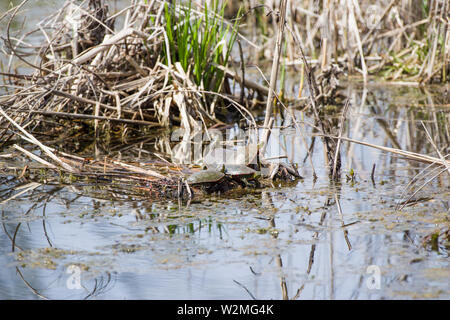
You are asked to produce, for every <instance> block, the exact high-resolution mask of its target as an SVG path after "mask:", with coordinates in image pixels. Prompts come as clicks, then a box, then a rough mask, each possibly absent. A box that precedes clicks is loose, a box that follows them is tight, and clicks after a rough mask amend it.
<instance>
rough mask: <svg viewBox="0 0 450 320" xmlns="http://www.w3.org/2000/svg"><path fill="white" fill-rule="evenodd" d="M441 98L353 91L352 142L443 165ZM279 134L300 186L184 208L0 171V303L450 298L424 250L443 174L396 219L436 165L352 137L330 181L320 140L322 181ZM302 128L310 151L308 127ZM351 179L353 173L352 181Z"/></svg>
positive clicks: (433, 255) (294, 144)
mask: <svg viewBox="0 0 450 320" xmlns="http://www.w3.org/2000/svg"><path fill="white" fill-rule="evenodd" d="M3 3H4V2H0V4H3ZM47 3H50V2H47ZM435 92H436V90H434V88H425V89H419V88H415V87H410V86H393V85H379V84H376V83H371V84H369V85H368V86H365V87H364V86H362V85H361V84H358V83H354V82H353V83H352V82H351V83H347V84H346V94H347V95H348V96H349V97H350V98H351V108H350V110H349V114H348V117H347V123H346V127H345V130H344V132H343V135H344V136H346V137H350V138H353V139H357V140H362V141H366V142H370V143H373V144H377V145H380V146H387V147H396V148H401V149H403V150H409V151H414V152H418V153H423V154H430V155H432V156H435V157H438V156H437V155H436V152H435V150H434V148H433V146H432V144H431V143H430V142H429V141H428V139H427V136H426V133H425V131H424V129H423V127H422V124H421V122H420V121H423V123H424V124H425V125H426V126H427V129H428V130H429V131H430V133H431V135H432V137H433V138H434V141H435V142H436V144H437V145H438V147H440V148H444V149H445V147H446V148H447V149H446V150H447V153H448V142H449V136H448V133H449V117H450V115H449V112H450V109H449V108H448V103H449V102H448V100H447V101H445V100H444V101H443V98H442V95H440V94H436V93H435ZM293 112H294V113H295V114H296V116H298V118H299V119H303V118H302V116H304V117H305V120H308V117H307V115H306V114H305V115H302V114H301V112H300V111H299V110H295V109H294V110H293ZM282 119H284V120H282ZM276 126H278V127H283V126H286V127H287V129H285V130H282V132H281V134H280V136H279V137H274V136H272V137H271V140H270V143H269V145H270V146H271V147H272V149H275V148H274V146H278V145H281V146H282V149H283V150H285V152H286V155H287V156H288V157H290V158H291V159H292V160H293V161H294V162H296V163H298V164H299V171H300V173H301V175H302V176H303V177H304V179H301V180H297V181H294V182H289V183H279V182H275V183H274V184H273V185H272V186H270V187H267V188H264V189H262V190H257V191H254V192H251V193H246V194H242V195H236V194H233V195H232V196H226V195H221V196H218V195H212V196H211V197H207V198H206V199H203V200H202V201H197V202H195V201H194V202H192V203H190V204H187V203H185V202H183V203H178V202H177V201H170V200H161V199H159V200H155V199H152V198H151V197H143V196H138V195H136V194H133V193H132V192H129V190H127V189H126V188H120V187H117V188H115V187H113V186H111V185H108V184H100V183H99V184H96V185H92V184H85V185H83V184H82V183H76V184H72V185H63V184H55V185H53V184H41V183H39V182H30V181H26V180H19V179H16V178H15V177H13V176H9V175H0V211H1V217H0V222H1V224H2V230H1V231H0V268H1V270H2V272H1V273H0V299H40V298H49V299H253V298H254V299H403V298H406V299H427V298H435V299H449V298H450V291H449V286H448V283H449V279H450V269H449V260H448V243H447V246H446V245H444V244H442V242H439V243H438V245H437V246H429V245H424V238H425V237H426V236H428V235H430V234H431V233H432V232H434V231H435V230H437V229H439V228H445V227H446V228H448V226H449V220H448V217H449V215H448V214H449V208H450V189H449V179H448V175H446V173H443V174H442V175H440V176H439V177H437V178H435V179H432V181H431V182H429V183H428V184H427V185H426V186H425V187H424V188H422V189H421V190H420V191H419V192H418V193H417V194H416V195H415V196H414V199H415V200H417V201H416V202H411V204H410V205H409V206H406V207H405V208H404V209H402V210H396V205H397V204H399V203H401V202H402V201H404V200H406V199H408V197H409V195H411V194H412V193H413V192H414V191H415V190H417V189H419V187H421V186H422V185H423V184H424V183H425V182H426V181H427V180H428V179H430V178H431V177H432V176H433V175H435V174H436V173H437V171H433V170H434V168H427V165H425V164H420V163H417V162H411V161H408V160H405V159H402V158H400V157H398V156H394V155H392V154H389V153H385V152H381V151H379V150H376V149H372V148H369V147H365V146H361V145H358V144H348V143H345V142H344V143H343V145H342V170H343V173H342V178H341V181H340V183H339V184H334V183H331V182H330V181H329V179H328V176H327V172H326V169H325V168H324V165H323V163H324V160H323V147H322V144H321V142H320V139H319V138H318V137H317V138H316V140H317V141H316V143H315V145H314V147H313V154H312V162H313V164H314V166H315V171H316V174H317V179H313V174H312V168H311V165H310V162H309V160H306V161H305V156H306V148H305V146H304V144H303V141H302V139H301V135H300V134H299V132H298V131H297V130H296V128H295V127H292V126H290V125H289V116H288V114H287V113H285V114H284V117H279V118H278V119H277V120H276ZM236 130H238V128H236ZM302 130H304V132H303V133H305V139H306V143H307V145H308V146H309V145H310V144H311V137H312V135H313V134H312V130H311V128H310V127H309V126H307V125H305V126H304V127H302ZM146 148H148V150H151V146H150V144H149V145H145V144H143V145H142V149H146ZM6 152H7V150H1V153H6ZM269 152H271V151H270V148H269ZM141 160H142V159H141ZM144 160H145V159H144ZM374 164H376V167H375V171H374V179H373V181H372V178H371V173H372V169H373V165H374ZM6 166H8V163H7V162H6V161H3V160H1V158H0V168H6ZM351 171H353V172H354V173H355V176H354V177H355V178H354V179H347V178H346V175H350V172H351ZM421 172H424V173H425V174H426V175H425V176H424V177H423V178H422V179H421V180H419V181H418V182H416V183H414V184H413V186H412V187H409V186H408V184H409V183H410V182H411V181H412V180H413V178H414V177H415V176H416V175H418V174H420V173H421Z"/></svg>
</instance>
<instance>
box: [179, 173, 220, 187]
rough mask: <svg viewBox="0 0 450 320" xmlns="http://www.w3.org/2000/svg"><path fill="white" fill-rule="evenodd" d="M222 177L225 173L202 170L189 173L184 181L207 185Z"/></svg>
mask: <svg viewBox="0 0 450 320" xmlns="http://www.w3.org/2000/svg"><path fill="white" fill-rule="evenodd" d="M224 177H225V174H224V173H223V172H221V171H218V170H202V171H198V172H195V173H193V174H191V175H190V176H189V177H188V178H187V180H186V182H187V183H188V184H190V185H199V184H205V185H209V184H214V183H219V182H220V181H222V179H223V178H224Z"/></svg>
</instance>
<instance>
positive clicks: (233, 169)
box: [225, 164, 256, 178]
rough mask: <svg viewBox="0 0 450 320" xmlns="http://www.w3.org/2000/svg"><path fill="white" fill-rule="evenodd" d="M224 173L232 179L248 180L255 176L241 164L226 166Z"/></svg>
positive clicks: (251, 170)
mask: <svg viewBox="0 0 450 320" xmlns="http://www.w3.org/2000/svg"><path fill="white" fill-rule="evenodd" d="M225 173H226V174H227V175H230V176H232V177H238V178H239V177H240V178H250V177H253V176H254V175H255V173H256V171H255V170H253V169H252V168H249V167H247V166H245V165H243V164H226V165H225Z"/></svg>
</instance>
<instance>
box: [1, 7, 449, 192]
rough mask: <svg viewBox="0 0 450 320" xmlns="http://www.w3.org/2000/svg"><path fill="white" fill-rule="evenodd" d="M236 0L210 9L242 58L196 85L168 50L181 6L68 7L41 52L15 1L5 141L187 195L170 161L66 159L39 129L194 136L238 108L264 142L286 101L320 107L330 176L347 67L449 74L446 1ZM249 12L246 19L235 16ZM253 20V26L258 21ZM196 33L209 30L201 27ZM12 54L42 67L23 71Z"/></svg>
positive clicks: (50, 161) (426, 76)
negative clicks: (266, 72) (260, 72)
mask: <svg viewBox="0 0 450 320" xmlns="http://www.w3.org/2000/svg"><path fill="white" fill-rule="evenodd" d="M236 3H237V2H230V5H229V6H228V7H227V8H226V17H227V18H228V19H229V20H223V21H222V20H221V17H220V15H219V17H217V15H218V13H217V12H216V13H214V12H211V11H210V12H209V14H211V15H213V16H214V17H215V18H216V19H217V21H218V23H220V24H223V26H225V27H227V28H229V29H228V30H229V32H230V33H229V34H228V35H227V36H230V34H232V32H240V33H239V35H238V36H237V39H238V42H237V44H236V45H235V47H238V48H234V50H235V52H238V54H234V55H233V60H234V62H235V63H234V68H232V63H226V62H227V60H226V59H223V60H220V57H218V59H219V60H218V61H222V62H224V65H222V66H221V65H217V63H215V62H214V61H215V60H214V61H213V60H212V58H211V61H209V60H208V63H206V68H214V73H213V74H214V75H219V74H221V75H222V77H217V78H212V80H211V81H212V82H211V83H206V82H204V81H199V78H198V77H196V73H195V69H196V68H197V67H198V65H196V64H195V63H194V64H192V65H191V64H188V65H187V66H186V65H184V66H183V64H185V63H186V61H184V62H183V59H181V58H180V56H176V57H178V59H179V60H180V61H176V60H174V61H172V59H171V58H170V57H173V56H172V54H173V50H177V52H180V50H181V49H182V48H181V46H180V44H175V45H174V46H171V35H170V34H168V32H167V31H168V29H167V23H169V22H168V21H167V20H168V15H167V11H166V10H167V9H166V6H171V4H170V1H151V0H150V1H132V3H131V5H130V6H128V7H126V8H125V9H124V10H122V11H120V12H118V13H115V14H112V13H111V12H110V11H109V8H108V6H107V1H103V0H91V1H84V2H82V4H81V5H80V6H76V5H74V3H72V2H71V1H67V2H66V3H65V4H64V5H63V6H62V8H61V9H60V10H59V11H57V12H55V13H54V14H52V15H50V16H48V17H46V18H45V19H43V21H42V22H41V23H40V24H39V26H38V28H37V29H36V30H35V31H34V32H33V33H40V34H41V36H42V38H43V39H45V40H44V42H43V43H41V44H40V45H39V46H32V45H30V44H29V43H28V42H27V36H28V35H29V34H20V33H19V34H12V31H11V28H10V25H11V22H12V21H13V19H14V17H15V16H16V15H17V14H19V12H20V10H23V8H24V7H25V6H26V4H27V1H23V2H22V3H21V4H20V5H18V6H17V7H14V8H11V9H10V10H9V11H8V12H6V13H4V14H2V15H1V16H0V21H1V22H2V23H4V24H6V25H7V27H6V33H5V34H3V35H2V36H3V37H4V39H3V41H4V45H5V50H4V54H6V55H8V56H10V57H12V59H11V60H10V61H11V64H10V65H9V66H6V67H5V68H4V69H3V70H2V73H1V74H2V75H3V77H4V85H3V90H4V93H3V94H2V96H0V111H1V115H2V117H1V118H0V122H1V126H2V127H1V128H0V136H1V142H0V143H1V146H2V147H6V146H8V145H10V144H11V143H10V142H9V141H13V145H14V147H15V149H16V150H19V151H20V152H22V153H24V154H25V155H27V156H28V157H31V158H32V159H34V160H35V161H37V162H38V163H40V165H44V166H46V167H47V168H50V169H53V170H62V171H65V172H69V173H71V174H74V175H78V176H86V175H91V176H97V175H109V176H110V177H111V176H114V175H121V176H126V177H127V178H128V179H141V178H145V179H146V181H153V182H155V181H158V185H159V186H164V187H166V186H169V187H170V188H171V189H172V190H175V191H174V192H175V193H174V194H178V195H180V190H181V193H182V190H183V182H182V180H180V178H182V177H184V175H185V174H186V173H189V172H190V170H189V169H186V168H184V167H181V166H178V165H174V164H173V163H171V161H170V159H167V158H165V159H161V161H159V162H156V161H155V162H154V165H153V169H150V168H143V167H142V166H140V165H137V164H133V165H132V164H126V163H122V162H119V161H118V160H119V159H110V160H108V161H107V160H106V159H105V158H103V159H95V160H92V161H93V162H92V161H91V160H89V161H87V160H86V158H80V157H77V156H74V155H69V154H66V155H64V154H62V153H58V152H57V151H56V150H55V149H52V148H51V146H47V145H46V144H45V143H43V142H41V141H40V140H38V139H36V138H35V137H34V136H33V130H35V129H37V128H40V131H41V132H42V130H43V128H44V129H45V130H50V129H51V130H54V132H58V130H61V128H63V131H64V128H67V127H70V126H73V125H74V124H77V125H79V124H80V123H82V124H87V126H86V127H83V126H82V127H81V129H80V130H85V131H86V133H90V134H93V135H95V136H96V137H97V138H98V139H101V138H105V137H108V136H111V135H112V134H111V132H112V131H114V130H116V131H117V130H118V131H119V134H118V136H120V137H121V139H122V140H123V141H124V140H127V139H132V138H133V137H135V136H137V135H139V134H141V133H143V132H146V133H148V132H150V129H151V130H153V129H154V128H168V127H172V126H179V127H182V128H184V130H185V136H184V137H185V139H187V140H189V139H191V138H192V137H193V135H194V134H195V133H196V132H198V131H201V130H203V129H206V128H210V127H211V126H218V125H224V124H225V122H226V121H227V119H229V116H230V114H231V115H236V116H237V117H241V118H244V119H245V120H246V125H248V126H251V127H254V128H261V127H262V128H264V129H265V130H266V133H265V134H264V135H263V137H262V138H263V139H262V140H263V141H262V147H261V149H262V150H263V149H264V143H265V141H267V139H268V136H269V135H270V124H271V117H272V106H273V105H274V104H277V103H278V104H279V105H283V106H284V104H283V101H284V102H286V101H288V100H289V101H290V102H298V103H299V104H300V105H302V106H304V107H305V108H307V109H308V110H310V111H311V112H312V114H313V115H314V118H315V121H316V123H315V126H316V127H317V128H318V129H319V131H320V134H321V136H322V138H323V140H324V147H325V148H326V150H325V151H326V154H327V155H328V157H327V160H328V161H327V165H328V166H329V167H330V175H331V176H333V177H334V178H337V177H338V176H339V168H340V156H339V154H340V151H339V146H340V141H341V140H342V139H344V138H343V137H342V136H341V133H342V127H343V123H344V120H345V116H346V112H345V110H347V108H348V101H347V102H346V103H345V100H344V99H343V98H342V97H340V96H339V90H338V88H339V80H338V78H339V76H342V74H343V73H344V72H345V73H347V74H349V75H351V74H359V75H361V76H362V77H363V78H364V81H367V79H368V77H369V76H371V75H375V76H384V77H385V78H386V79H389V80H402V81H408V82H410V83H411V82H414V83H417V84H425V83H430V82H441V83H446V82H448V81H449V80H448V73H449V67H450V63H449V59H450V54H449V53H450V49H449V48H450V32H449V25H450V24H449V19H450V16H449V12H450V10H449V9H448V1H429V2H419V1H412V0H411V1H397V0H392V1H385V2H383V1H379V2H377V5H372V6H370V3H369V2H368V1H367V2H363V3H361V4H359V3H358V2H357V1H350V0H348V1H339V2H338V1H331V0H329V1H289V2H287V1H285V0H281V1H266V2H265V5H263V6H261V5H260V4H259V3H258V2H257V1H252V0H249V1H243V2H242V3H241V2H239V3H241V4H242V8H241V11H239V8H236V7H233V6H235V5H236ZM181 8H183V7H182V6H181V5H180V4H178V5H177V10H178V11H176V12H175V13H174V16H173V17H179V16H180V15H181V14H183V12H184V11H183V10H190V12H191V13H190V14H191V15H192V20H193V21H195V20H197V21H198V20H199V19H201V18H202V16H203V18H202V19H204V15H205V14H206V13H205V11H204V10H203V8H202V7H201V6H200V5H199V4H196V3H194V4H193V5H192V7H189V9H181ZM184 8H187V7H184ZM377 10H378V11H377ZM379 10H381V11H379ZM239 12H241V13H242V14H240V15H239V16H237V15H238V13H239ZM177 19H178V18H177ZM119 20H121V21H123V23H121V24H120V26H119V23H115V22H116V21H119ZM189 21H190V20H189ZM171 23H173V26H174V27H173V28H170V29H173V30H181V29H178V28H183V26H184V25H185V22H183V20H182V19H181V18H180V20H177V23H174V22H173V21H172V22H171ZM249 25H253V26H257V27H255V28H248V26H249ZM239 26H241V27H240V28H242V30H240V29H238V27H239ZM241 31H242V32H241ZM198 32H199V34H200V35H201V30H200V31H198ZM202 36H203V37H204V36H205V35H202ZM199 39H201V37H200V38H199ZM283 44H284V45H285V50H284V51H282V46H283ZM243 46H244V48H245V49H246V50H247V49H248V51H249V56H250V57H256V58H255V59H254V60H252V61H251V62H252V63H258V61H259V59H261V57H263V58H267V59H269V60H270V61H273V65H272V73H271V77H270V79H267V80H261V81H256V80H255V79H248V77H246V63H249V61H243V57H244V54H243V52H242V47H243ZM216 47H217V46H215V47H214V48H208V50H211V51H210V52H208V54H207V55H206V56H205V57H204V59H210V58H209V57H212V56H213V55H214V50H215V48H216ZM30 48H32V49H31V50H30ZM171 50H172V52H171ZM226 50H228V49H226ZM226 50H225V51H226ZM168 52H171V53H172V54H168ZM282 54H283V55H285V57H286V60H285V61H287V64H288V65H294V66H296V67H297V68H298V69H299V70H301V76H300V78H299V79H298V82H299V83H301V84H300V93H301V92H302V88H303V87H305V88H307V89H308V92H309V93H310V95H309V96H308V97H306V98H299V97H288V96H286V95H283V97H281V96H278V89H277V87H276V84H277V80H279V78H280V76H279V73H278V70H279V68H280V65H279V63H280V62H279V57H280V55H282ZM194 60H195V59H194ZM15 62H19V63H21V64H22V65H23V66H26V67H27V68H29V69H31V70H32V72H31V73H29V74H19V73H17V72H14V65H13V64H14V63H15ZM194 62H195V61H194ZM236 65H237V67H236ZM205 70H206V69H205ZM207 71H208V72H209V71H210V69H207ZM205 72H206V71H205ZM217 79H219V80H217ZM344 98H345V97H344ZM329 103H335V104H338V105H339V106H342V108H341V110H340V111H339V112H340V113H341V119H340V120H338V121H337V122H336V121H331V120H329V119H327V117H326V114H325V113H324V112H323V108H324V106H326V105H327V104H329ZM264 104H266V118H265V121H264V124H263V125H262V126H261V124H258V123H257V122H256V121H255V120H254V117H253V114H252V112H251V110H252V109H254V108H257V107H260V106H262V105H264ZM344 106H345V108H344ZM305 110H306V109H305ZM51 119H57V120H56V121H50V120H51ZM17 136H19V137H20V138H22V139H23V140H25V141H27V142H28V143H31V144H33V145H35V146H37V147H38V148H39V149H40V150H41V152H40V154H39V155H37V154H34V153H31V152H30V151H27V150H26V149H24V148H23V147H21V146H20V145H18V144H17V143H15V142H17V141H16V140H15V139H16V138H17ZM353 142H356V143H361V142H359V141H353ZM375 147H376V146H375ZM388 149H389V148H384V150H385V151H388V152H394V153H399V154H401V155H402V156H404V157H407V158H410V159H414V160H418V161H423V162H427V163H432V164H438V165H440V166H442V167H443V168H446V169H447V170H449V169H448V166H449V161H448V160H446V159H445V157H444V156H441V158H432V157H429V156H425V155H419V154H414V153H411V152H406V151H401V150H396V149H392V148H390V149H389V150H388ZM92 156H93V157H95V156H96V155H94V154H93V155H92ZM260 158H261V159H260V162H261V163H260V164H259V165H265V163H264V159H263V155H262V154H261V157H260ZM88 164H89V165H88ZM183 170H185V172H184V173H183ZM449 172H450V171H449ZM270 176H271V177H273V176H275V175H274V174H273V173H271V174H270ZM188 189H189V187H188ZM176 190H177V191H176Z"/></svg>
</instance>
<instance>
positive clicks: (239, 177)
mask: <svg viewBox="0 0 450 320" xmlns="http://www.w3.org/2000/svg"><path fill="white" fill-rule="evenodd" d="M214 168H215V170H217V169H221V171H222V172H223V173H225V174H226V175H227V176H228V177H230V178H232V179H233V180H235V181H237V182H239V183H243V184H244V185H245V186H250V184H249V180H250V181H257V179H256V178H257V176H258V172H257V171H255V170H253V169H252V168H249V167H247V166H246V165H243V164H225V163H223V164H216V165H215V166H214ZM257 185H258V184H257Z"/></svg>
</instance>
